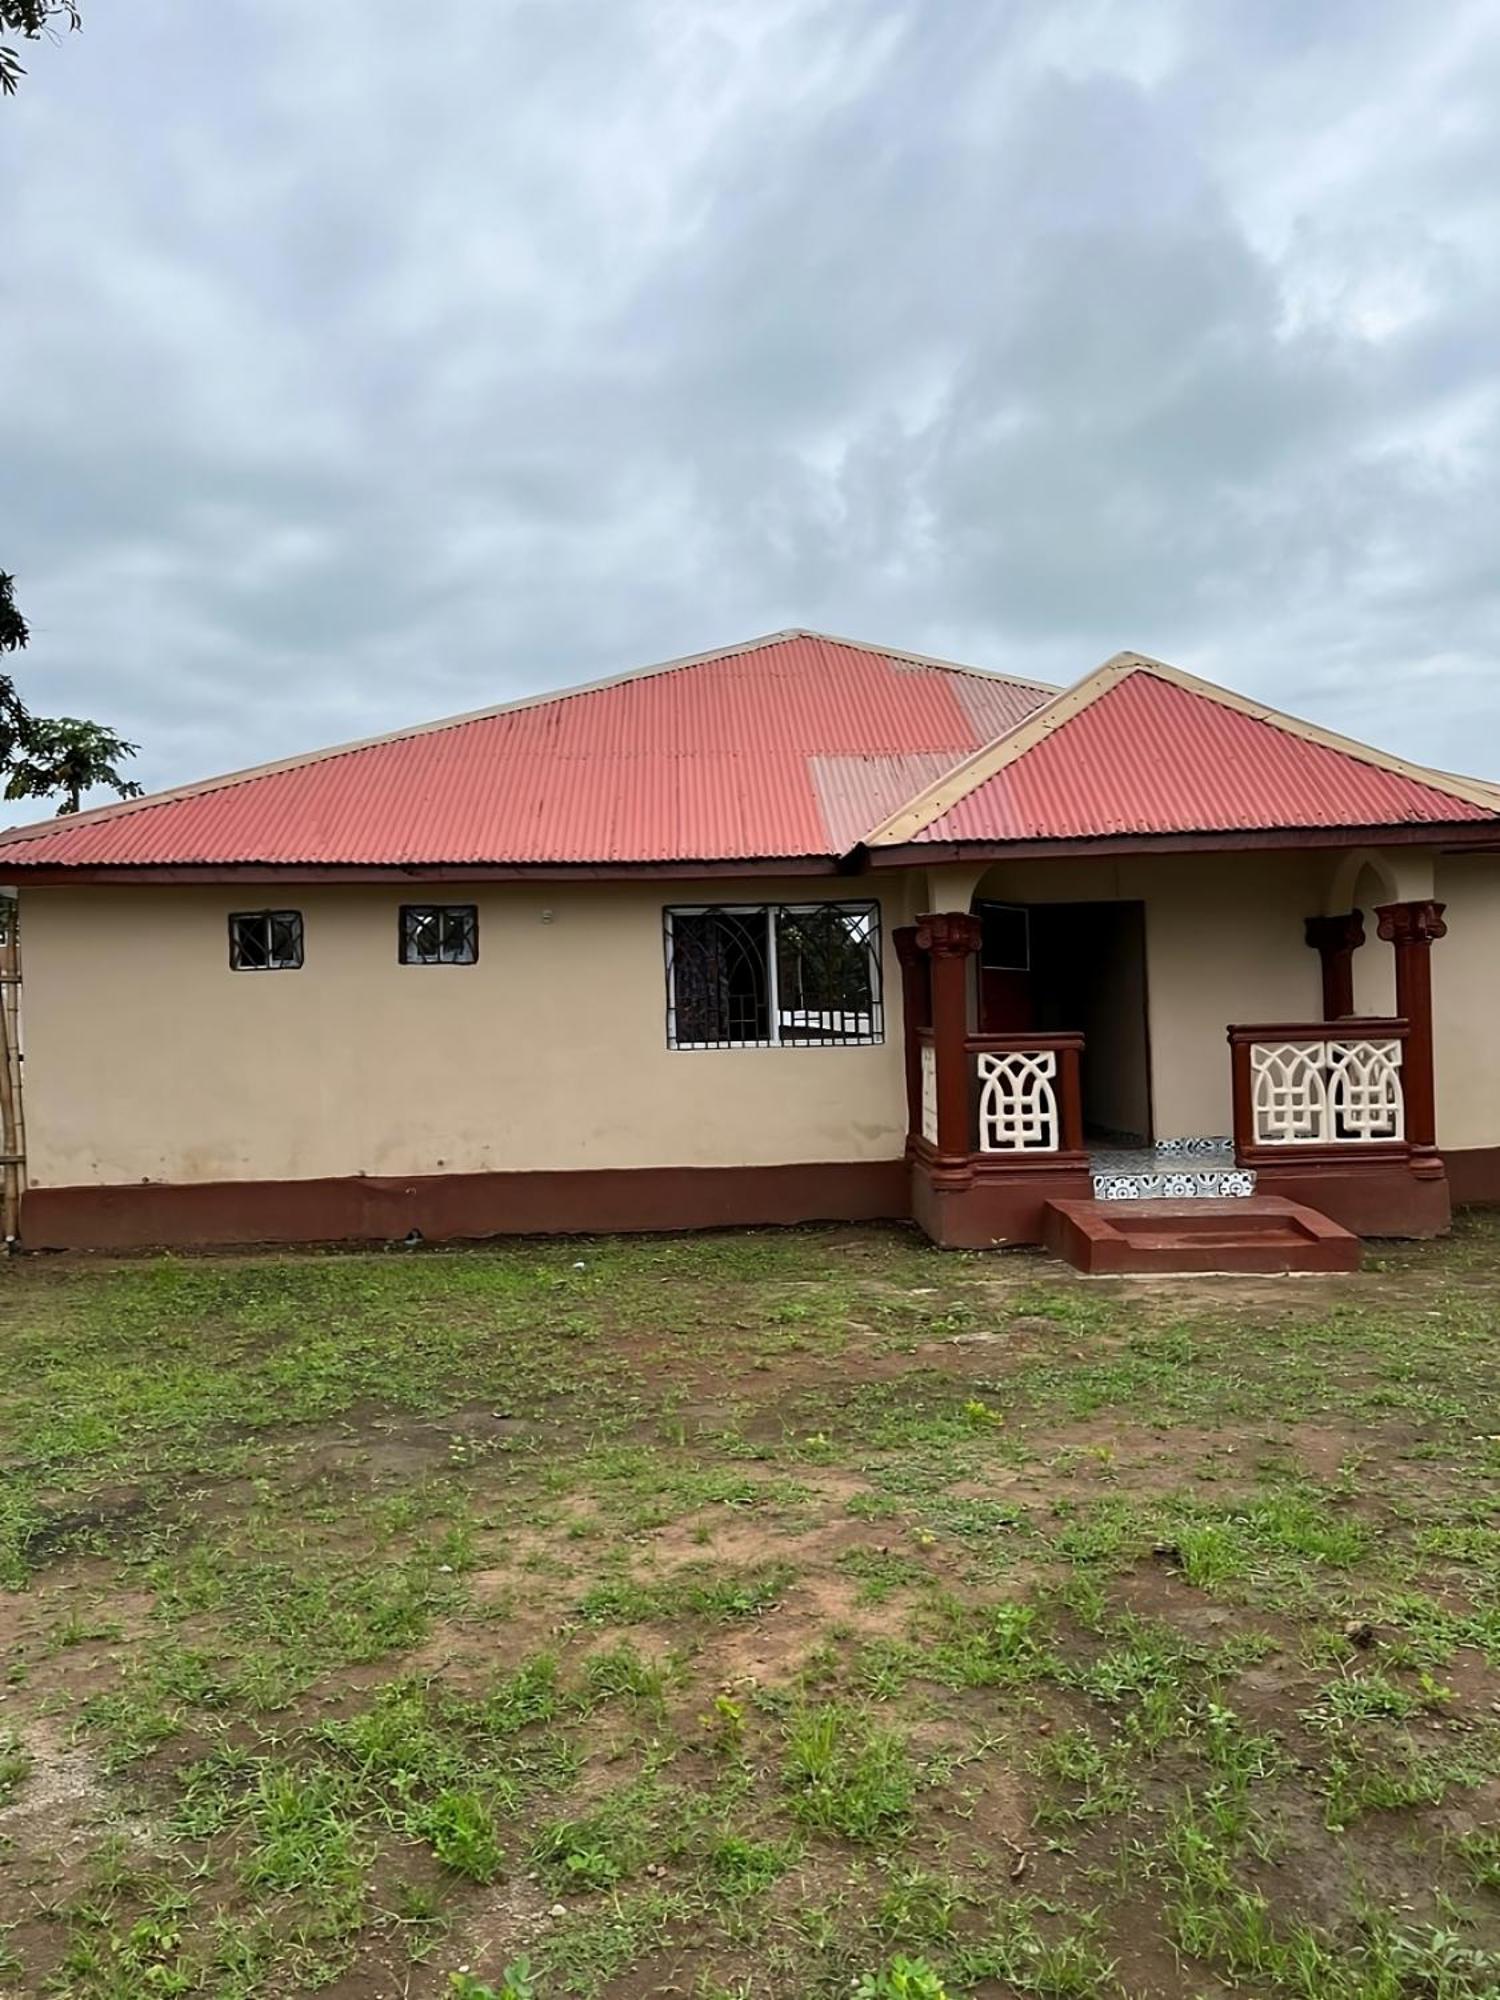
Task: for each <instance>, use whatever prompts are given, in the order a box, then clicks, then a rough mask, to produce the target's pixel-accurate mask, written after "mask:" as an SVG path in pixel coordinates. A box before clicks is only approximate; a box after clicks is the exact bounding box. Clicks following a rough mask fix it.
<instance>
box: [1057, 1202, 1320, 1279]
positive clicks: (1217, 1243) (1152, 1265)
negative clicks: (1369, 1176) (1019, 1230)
mask: <svg viewBox="0 0 1500 2000" xmlns="http://www.w3.org/2000/svg"><path fill="white" fill-rule="evenodd" d="M1042 1240H1043V1241H1044V1242H1045V1244H1046V1245H1047V1248H1048V1249H1049V1250H1050V1251H1051V1252H1052V1254H1053V1255H1054V1256H1055V1257H1061V1258H1062V1259H1063V1260H1064V1261H1065V1262H1066V1263H1069V1264H1072V1265H1073V1266H1074V1267H1075V1269H1077V1270H1080V1271H1084V1272H1087V1273H1088V1274H1089V1275H1090V1276H1094V1277H1105V1276H1125V1275H1131V1274H1138V1275H1142V1276H1155V1275H1161V1276H1165V1275H1168V1274H1170V1273H1172V1272H1204V1271H1209V1272H1280V1271H1357V1270H1358V1269H1359V1261H1360V1241H1359V1238H1358V1237H1357V1236H1354V1235H1352V1234H1351V1233H1350V1232H1349V1231H1348V1230H1347V1229H1344V1228H1342V1227H1341V1226H1340V1225H1339V1224H1338V1223H1337V1222H1330V1221H1329V1219H1328V1217H1327V1216H1326V1215H1319V1213H1318V1211H1317V1210H1316V1209H1314V1208H1305V1207H1304V1206H1303V1205H1302V1204H1301V1203H1300V1202H1296V1201H1283V1200H1281V1199H1280V1198H1279V1197H1278V1196H1275V1195H1238V1196H1234V1197H1231V1198H1228V1199H1224V1200H1216V1199H1214V1198H1213V1197H1211V1196H1203V1195H1199V1196H1196V1197H1193V1198H1190V1199H1187V1200H1182V1201H1118V1200H1115V1201H1049V1202H1047V1203H1046V1204H1045V1206H1044V1207H1043V1210H1042Z"/></svg>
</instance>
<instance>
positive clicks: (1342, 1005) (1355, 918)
mask: <svg viewBox="0 0 1500 2000" xmlns="http://www.w3.org/2000/svg"><path fill="white" fill-rule="evenodd" d="M1305 929H1306V932H1307V942H1308V943H1309V944H1310V945H1311V946H1312V948H1313V950H1314V951H1315V952H1316V953H1317V954H1318V956H1319V958H1320V959H1321V960H1322V961H1323V1019H1324V1020H1325V1021H1338V1020H1341V1019H1342V1018H1343V1017H1344V1015H1346V1014H1352V1013H1353V1012H1354V954H1355V952H1357V951H1358V950H1359V948H1360V946H1361V945H1362V944H1363V943H1364V941H1365V923H1364V918H1363V916H1362V915H1361V914H1360V912H1359V911H1358V910H1346V911H1345V912H1344V913H1343V915H1342V916H1337V917H1309V918H1308V919H1307V921H1306V925H1305Z"/></svg>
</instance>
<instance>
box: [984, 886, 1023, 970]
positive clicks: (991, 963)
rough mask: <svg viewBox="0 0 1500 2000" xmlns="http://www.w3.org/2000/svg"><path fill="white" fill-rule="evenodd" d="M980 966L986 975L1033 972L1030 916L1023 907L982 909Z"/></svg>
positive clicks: (1010, 905) (987, 906)
mask: <svg viewBox="0 0 1500 2000" xmlns="http://www.w3.org/2000/svg"><path fill="white" fill-rule="evenodd" d="M979 923H980V932H981V935H980V942H979V963H980V965H981V966H982V967H983V969H984V970H985V971H986V972H1029V971H1030V970H1031V912H1030V911H1029V910H1028V909H1026V907H1025V906H1024V904H1020V903H981V904H980V905H979Z"/></svg>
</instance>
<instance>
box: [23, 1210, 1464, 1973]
mask: <svg viewBox="0 0 1500 2000" xmlns="http://www.w3.org/2000/svg"><path fill="white" fill-rule="evenodd" d="M1377 1262H1378V1267H1379V1268H1378V1269H1376V1270H1373V1271H1371V1272H1370V1273H1369V1274H1367V1275H1366V1276H1365V1277H1362V1278H1356V1279H1331V1280H1326V1281H1325V1280H1306V1281H1299V1282H1297V1283H1295V1284H1288V1285H1287V1286H1286V1287H1285V1289H1281V1288H1279V1287H1276V1286H1268V1285H1265V1284H1258V1285H1256V1286H1255V1288H1254V1289H1253V1291H1252V1292H1246V1293H1242V1292H1241V1291H1240V1290H1239V1288H1237V1287H1234V1286H1232V1285H1224V1284H1215V1285H1194V1284H1192V1283H1190V1282H1186V1281H1184V1282H1183V1283H1181V1284H1175V1285H1174V1284H1165V1285H1159V1286H1153V1287H1151V1288H1150V1289H1149V1291H1141V1290H1135V1289H1132V1288H1130V1287H1128V1286H1124V1285H1114V1284H1090V1285H1085V1284H1081V1283H1078V1282H1075V1281H1073V1280H1071V1279H1070V1278H1068V1277H1066V1276H1065V1275H1061V1274H1059V1273H1057V1272H1056V1271H1055V1269H1054V1268H1053V1267H1051V1266H1049V1265H1047V1264H1045V1263H1044V1262H1042V1261H1041V1260H1040V1259H1037V1258H1032V1257H998V1258H987V1257H983V1256H961V1255H948V1256H944V1255H940V1254H938V1253H936V1252H933V1251H931V1250H929V1249H927V1248H926V1247H925V1246H924V1245H922V1244H921V1243H920V1242H919V1241H917V1240H916V1239H915V1238H913V1237H911V1236H908V1235H906V1234H905V1233H903V1232H900V1231H895V1230H889V1231H882V1230H838V1231H815V1230H809V1231H789V1232H784V1233H779V1234H778V1233H774V1232H765V1233H753V1232H752V1233H747V1234H744V1235H737V1236H736V1235H725V1236H718V1237H700V1238H693V1239H681V1240H675V1239H662V1240H659V1241H651V1242H613V1241H600V1242H591V1243H587V1244H584V1245H578V1244H565V1245H564V1244H558V1245H542V1246H538V1245H535V1244H515V1245H511V1246H506V1247H502V1248H497V1249H476V1250H467V1251H453V1252H424V1253H420V1254H416V1255H405V1254H399V1255H398V1254H389V1255H381V1254H376V1255H365V1254H360V1255H323V1256H318V1255H311V1256H297V1257H272V1256H250V1257H238V1258H220V1259H216V1258H193V1259H173V1258H160V1259H141V1260H137V1261H131V1262H117V1263H109V1262H106V1261H102V1260H99V1261H82V1260H80V1261H78V1262H66V1261H59V1262H55V1263H42V1262H33V1261H28V1260H20V1261H14V1262H12V1263H11V1264H9V1265H7V1266H6V1267H5V1268H4V1270H3V1272H0V1276H3V1278H4V1280H5V1282H4V1286H3V1288H0V1620H3V1621H4V1624H3V1631H4V1635H5V1638H6V1640H7V1645H6V1650H5V1653H4V1659H3V1666H0V1993H6V1992H11V1991H14V1992H16V1993H18V1994H19V1993H30V1992H36V1993H38V1994H48V1995H53V1996H61V2000H127V1996H128V2000H137V1996H141V1995H156V1994H160V1995H167V1996H171V1995H203V1996H212V2000H280V1996H284V1995H285V1996H293V1995H296V1994H300V1993H316V1992H320V1991H323V1990H327V1989H329V1988H337V1989H338V1990H342V1991H348V1992H351V1993H353V1992H360V1991H370V1992H386V1991H389V1992H402V1993H406V1994H408V1995H410V1996H411V2000H424V1997H425V2000H439V1996H444V2000H453V1996H455V1995H458V1996H461V2000H552V1997H553V1996H564V1995H579V1996H584V2000H587V1996H600V2000H611V1996H620V2000H623V1996H625V1995H627V1994H640V1993H646V1992H651V1991H661V1990H675V1991H681V1992H683V1993H684V1994H687V1995H690V1996H693V2000H760V1996H762V1995H769V1996H772V2000H845V1996H848V1995H850V1994H851V1993H852V1994H856V1995H863V1996H864V2000H990V1996H992V1995H993V1996H997V2000H998V1996H999V1995H1001V1994H1009V1995H1013V1996H1022V1997H1023V2000H1024V1997H1025V1996H1039V1997H1040V2000H1085V1996H1087V2000H1178V1996H1180V2000H1197V1996H1199V1995H1204V1994H1209V1993H1212V1994H1214V1995H1219V1994H1222V1993H1226V1992H1229V1991H1240V1992H1245V1993H1254V1994H1257V1995H1264V1996H1267V2000H1286V1996H1291V2000H1483V1996H1488V2000H1494V1996H1495V1994H1496V1993H1497V1992H1500V1847H1497V1841H1496V1835H1495V1834H1494V1832H1493V1830H1492V1828H1493V1818H1494V1814H1493V1806H1492V1800H1493V1797H1494V1795H1495V1787H1496V1784H1497V1783H1500V1563H1497V1552H1500V1531H1497V1530H1496V1528H1495V1523H1494V1510H1493V1494H1494V1492H1495V1490H1496V1481H1497V1478H1500V1433H1497V1431H1496V1427H1495V1426H1494V1425H1492V1424H1491V1422H1490V1420H1489V1417H1488V1414H1487V1413H1488V1412H1489V1411H1490V1410H1493V1409H1497V1408H1500V1341H1497V1338H1496V1336H1497V1332H1500V1225H1497V1223H1496V1222H1493V1221H1491V1220H1488V1219H1485V1218H1465V1219H1462V1220H1461V1222H1460V1226H1459V1229H1458V1230H1457V1232H1456V1233H1455V1236H1454V1237H1453V1239H1452V1240H1451V1241H1449V1242H1447V1243H1444V1244H1440V1245H1425V1246H1409V1247H1388V1248H1386V1249H1384V1250H1382V1251H1381V1252H1380V1253H1379V1256H1378V1259H1377ZM957 1334H965V1335H968V1334H984V1335H987V1336H990V1337H989V1338H986V1339H985V1340H983V1341H960V1342H958V1344H955V1340H954V1336H955V1335H957ZM340 1982H342V1984H340Z"/></svg>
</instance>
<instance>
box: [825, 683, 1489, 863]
mask: <svg viewBox="0 0 1500 2000" xmlns="http://www.w3.org/2000/svg"><path fill="white" fill-rule="evenodd" d="M1136 674H1146V675H1148V676H1150V677H1151V678H1152V679H1155V680H1160V681H1164V682H1166V683H1167V684H1168V685H1170V686H1174V687H1179V688H1182V689H1183V690H1184V691H1185V692H1186V693H1189V694H1195V695H1198V696H1199V697H1201V698H1202V699H1204V700H1207V701H1212V702H1215V703H1217V704H1218V706H1219V707H1221V708H1227V709H1231V710H1233V711H1234V712H1235V713H1237V714H1240V715H1245V716H1249V717H1250V718H1251V719H1252V720H1253V721H1256V722H1262V723H1265V724H1266V725H1268V726H1269V727H1270V728H1273V729H1279V730H1280V731H1281V732H1282V734H1283V735H1287V736H1294V737H1296V738H1298V739H1299V740H1300V741H1301V742H1304V743H1311V744H1315V745H1318V746H1319V747H1321V748H1323V749H1326V750H1333V751H1336V752H1338V753H1339V754H1341V755H1343V756H1346V757H1350V758H1352V759H1353V760H1354V761H1355V762H1357V763H1362V764H1366V765H1369V766H1370V767H1371V768H1372V769H1375V770H1380V771H1385V772H1388V773H1390V774H1392V775H1394V776H1398V777H1404V778H1408V779H1410V780H1412V782H1414V783H1416V784H1420V785H1425V786H1426V787H1427V788H1428V789H1429V790H1430V791H1436V792H1446V793H1448V795H1449V796H1450V797H1453V798H1456V799H1462V800H1463V801H1464V802H1465V803H1466V804H1468V805H1477V806H1480V807H1483V808H1485V809H1487V810H1489V811H1492V812H1497V813H1500V786H1495V785H1491V784H1490V783H1488V782H1487V781H1486V780H1485V779H1482V778H1464V777H1460V776H1458V775H1457V774H1455V773H1450V772H1446V771H1438V770H1435V769H1434V768H1433V767H1432V766H1430V765H1425V764H1415V763H1413V762H1412V761H1411V760H1410V759H1409V758H1405V757H1397V756H1395V755H1394V754H1392V753H1391V752H1390V751H1385V750H1377V749H1376V748H1375V747H1374V746H1373V745H1372V744H1369V743H1361V742H1359V741H1357V739H1356V738H1354V737H1352V736H1343V735H1340V734H1339V732H1338V731H1337V730H1332V729H1325V728H1324V727H1323V726H1322V725H1321V724H1320V723H1316V722H1304V721H1303V720H1302V719H1301V717H1299V716H1294V715H1288V714H1287V713H1286V712H1285V711H1284V710H1282V709H1279V708H1272V707H1271V705H1270V704H1269V703H1268V702H1263V701H1255V700H1252V699H1251V698H1250V697H1249V696H1248V695H1241V694H1236V693H1235V692H1234V691H1233V690H1232V689H1230V688H1225V687H1220V686H1219V685H1218V684H1217V682H1215V681H1209V680H1204V679H1203V678H1202V677H1201V676H1199V675H1197V674H1192V673H1189V672H1187V670H1186V669H1185V668H1182V667H1174V666H1171V665H1169V664H1168V662H1167V661H1165V660H1158V659H1154V658H1153V657H1152V656H1151V655H1150V654H1149V653H1136V652H1130V651H1127V652H1120V653H1114V654H1111V656H1110V657H1109V659H1107V660H1105V661H1104V662H1103V663H1102V664H1101V665H1099V666H1097V667H1095V668H1094V669H1093V670H1092V672H1090V673H1087V674H1085V675H1084V676H1083V678H1082V679H1081V680H1078V681H1075V682H1074V684H1073V685H1072V687H1070V688H1065V689H1064V690H1063V691H1062V692H1061V693H1060V694H1059V695H1058V696H1057V698H1056V700H1054V701H1050V702H1048V703H1047V704H1046V706H1045V707H1043V708H1039V709H1037V710H1035V711H1034V712H1033V713H1032V714H1031V715H1028V716H1023V717H1022V719H1021V720H1020V721H1019V722H1018V723H1016V724H1014V726H1013V727H1012V728H1010V729H1008V730H1005V731H1003V732H1002V733H1001V734H1000V735H999V736H997V737H995V738H994V739H993V741H991V742H989V743H987V744H985V745H984V746H983V748H981V749H979V750H977V751H975V752H974V754H973V755H972V756H970V757H967V758H965V759H963V761H962V762H961V763H959V764H956V765H955V766H954V767H953V769H952V770H951V771H949V772H947V773H945V774H944V776H943V777H941V778H938V779H937V780H935V782H934V783H932V784H931V785H928V786H927V787H926V788H925V789H924V790H922V791H920V792H917V793H915V794H914V795H913V796H912V797H911V798H910V799H908V800H907V802H906V804H905V805H904V806H901V807H898V809H897V810H896V811H895V812H894V813H891V814H890V815H889V816H888V817H887V818H886V819H884V820H882V821H881V823H880V825H879V826H877V827H874V828H872V830H871V831H870V832H869V833H867V834H866V835H865V838H864V840H863V841H862V842H861V843H860V844H861V845H862V846H865V847H877V846H878V847H899V846H902V845H904V844H905V843H906V842H907V841H909V840H913V839H915V838H916V836H917V835H918V834H921V833H924V832H925V831H926V830H927V828H928V827H930V826H931V825H932V824H933V822H934V821H935V820H938V819H941V818H942V816H943V814H944V813H947V812H951V811H952V809H953V808H954V807H955V806H956V805H958V804H959V803H960V802H961V801H962V800H964V799H966V798H968V797H969V796H970V795H971V794H972V793H974V792H976V791H977V790H978V789H979V787H980V786H981V785H985V784H988V783H989V781H990V780H991V779H992V778H995V777H998V775H999V774H1000V772H1002V771H1004V770H1006V769H1007V768H1008V767H1009V766H1010V765H1011V764H1014V763H1017V762H1019V760H1020V759H1021V758H1022V757H1024V756H1025V755H1026V754H1027V753H1028V752H1029V751H1031V750H1033V749H1035V748H1036V747H1037V745H1038V744H1040V743H1042V742H1045V741H1046V739H1047V738H1048V737H1049V736H1051V735H1053V734H1054V733H1055V732H1056V731H1057V730H1059V729H1061V728H1062V727H1063V726H1064V724H1065V723H1068V722H1071V721H1072V720H1073V719H1074V718H1075V717H1076V716H1078V715H1081V714H1082V713H1083V712H1084V711H1085V710H1086V709H1089V708H1092V707H1093V705H1094V703H1095V702H1096V701H1099V700H1100V699H1101V698H1102V697H1103V696H1104V695H1106V694H1108V693H1110V691H1111V690H1112V689H1114V688H1116V687H1118V686H1119V685H1120V684H1121V682H1123V681H1126V680H1129V679H1131V678H1132V677H1133V676H1134V675H1136Z"/></svg>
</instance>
